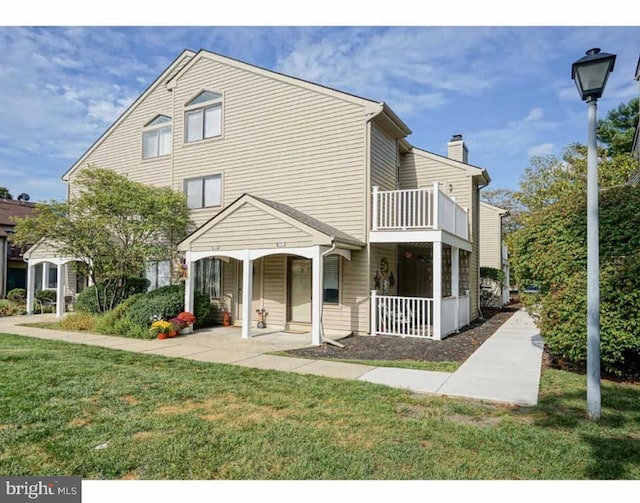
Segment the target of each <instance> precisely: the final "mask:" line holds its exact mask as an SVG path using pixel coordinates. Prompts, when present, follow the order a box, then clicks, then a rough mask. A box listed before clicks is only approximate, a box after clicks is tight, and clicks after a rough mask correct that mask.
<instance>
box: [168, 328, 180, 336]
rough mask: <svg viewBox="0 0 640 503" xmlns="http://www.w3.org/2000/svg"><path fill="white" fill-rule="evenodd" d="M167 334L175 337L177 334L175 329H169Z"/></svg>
mask: <svg viewBox="0 0 640 503" xmlns="http://www.w3.org/2000/svg"><path fill="white" fill-rule="evenodd" d="M167 335H168V336H169V337H175V336H176V335H178V332H176V331H175V330H171V331H170V332H169V333H168V334H167Z"/></svg>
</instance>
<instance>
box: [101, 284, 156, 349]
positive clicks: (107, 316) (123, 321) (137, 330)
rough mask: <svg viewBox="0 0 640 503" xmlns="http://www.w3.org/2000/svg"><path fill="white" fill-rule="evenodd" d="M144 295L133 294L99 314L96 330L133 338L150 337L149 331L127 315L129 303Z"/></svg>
mask: <svg viewBox="0 0 640 503" xmlns="http://www.w3.org/2000/svg"><path fill="white" fill-rule="evenodd" d="M144 295H145V294H143V293H136V294H133V295H132V296H131V297H129V298H127V299H126V300H124V301H123V302H121V303H120V304H118V306H116V307H115V308H114V309H112V310H111V311H107V312H106V313H104V314H102V315H100V316H99V317H98V319H97V321H96V326H95V329H96V332H98V333H101V334H107V335H119V336H121V337H131V338H134V339H146V338H150V337H151V336H150V334H149V331H148V330H147V329H146V328H143V327H140V326H139V325H136V324H135V323H133V322H132V321H131V319H130V318H129V315H128V313H129V308H130V307H131V305H132V304H133V303H134V302H136V301H137V300H138V299H139V298H141V297H144Z"/></svg>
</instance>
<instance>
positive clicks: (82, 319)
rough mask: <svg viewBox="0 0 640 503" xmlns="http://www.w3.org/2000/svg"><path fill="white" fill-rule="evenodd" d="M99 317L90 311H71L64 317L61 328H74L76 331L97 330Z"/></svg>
mask: <svg viewBox="0 0 640 503" xmlns="http://www.w3.org/2000/svg"><path fill="white" fill-rule="evenodd" d="M96 321H97V317H96V315H94V314H90V313H83V312H77V313H71V314H68V315H67V316H65V317H64V318H62V320H61V321H60V328H62V329H63V330H73V331H76V332H93V331H95V326H96Z"/></svg>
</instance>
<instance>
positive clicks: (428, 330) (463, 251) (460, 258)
mask: <svg viewBox="0 0 640 503" xmlns="http://www.w3.org/2000/svg"><path fill="white" fill-rule="evenodd" d="M456 244H462V247H458V246H455V245H454V244H451V243H447V242H443V241H434V242H430V243H401V244H398V245H397V253H396V257H397V261H396V276H397V287H396V289H395V292H391V291H389V292H386V291H385V289H384V288H382V289H378V288H376V289H373V290H371V320H370V323H371V334H372V335H394V336H400V337H418V338H426V339H434V340H441V339H443V338H445V337H446V336H447V335H450V334H452V333H454V332H456V331H458V330H459V329H460V328H462V327H464V326H466V325H468V324H469V322H470V307H471V302H470V292H469V271H470V268H469V252H470V245H468V244H465V243H460V242H458V241H457V240H456Z"/></svg>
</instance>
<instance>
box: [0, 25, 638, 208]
mask: <svg viewBox="0 0 640 503" xmlns="http://www.w3.org/2000/svg"><path fill="white" fill-rule="evenodd" d="M38 21H39V20H38ZM425 21H426V20H425ZM34 24H39V23H34ZM52 24H55V23H52ZM87 24H89V23H87ZM159 24H160V23H159ZM425 24H427V23H425ZM591 47H601V48H602V50H603V51H605V52H611V53H614V54H617V56H618V59H617V61H616V67H615V70H614V72H613V74H612V75H611V77H610V80H609V83H608V86H607V89H606V91H605V95H604V97H603V98H602V99H601V100H600V101H599V117H601V118H602V117H604V115H605V113H606V111H607V110H609V109H611V108H614V107H616V106H617V105H619V104H620V103H623V102H627V101H628V100H629V99H631V98H632V97H634V96H638V94H639V92H640V89H639V87H638V84H637V83H636V82H635V81H634V80H633V73H634V71H635V68H636V63H637V61H638V57H639V55H640V28H639V27H637V26H636V27H622V26H611V27H606V26H591V27H579V26H569V27H560V26H546V27H544V26H538V27H535V26H534V27H526V26H491V27H489V26H487V27H471V26H460V27H445V26H426V25H425V26H404V27H402V26H395V27H384V26H375V27H365V26H354V27H338V26H334V27H321V26H307V27H298V26H294V25H292V26H262V27H260V26H252V27H231V26H218V27H216V26H211V27H206V28H204V27H195V26H186V27H169V26H162V27H157V26H156V27H153V26H146V27H104V26H102V27H100V26H92V27H84V28H81V27H72V26H62V27H49V28H36V27H25V26H6V27H0V86H1V87H2V90H3V92H2V93H0V117H1V120H0V185H5V186H7V187H9V189H10V191H11V192H12V193H13V195H14V197H15V196H16V195H17V194H19V193H21V192H27V193H29V194H30V195H31V198H32V200H46V199H50V198H56V199H63V198H64V197H65V186H64V184H63V183H62V182H61V181H60V177H61V176H62V174H63V173H64V172H65V171H66V170H67V169H68V168H69V167H70V166H71V165H72V164H73V163H74V161H76V160H77V158H78V157H79V156H80V155H81V154H82V153H83V152H84V151H85V150H86V149H87V148H88V147H89V146H90V145H91V144H92V143H93V142H94V141H95V140H96V139H97V138H98V137H99V136H100V135H101V134H102V133H103V132H104V131H105V130H106V128H107V127H109V125H110V124H111V123H112V122H113V121H114V120H115V119H116V118H117V117H118V116H119V115H120V113H122V111H123V110H124V109H125V108H126V107H127V106H128V105H129V104H130V103H131V102H132V101H133V100H134V99H135V98H136V97H137V96H138V95H139V94H141V93H142V92H143V91H144V90H145V89H146V88H147V86H148V85H149V84H150V83H151V82H152V81H153V80H154V79H155V78H156V77H157V76H158V75H159V74H160V73H161V72H162V70H163V69H164V68H165V67H166V66H167V65H168V64H169V63H170V62H171V61H172V60H173V59H174V58H175V57H176V56H177V55H178V54H179V53H180V52H181V51H182V50H183V49H185V48H188V49H192V50H198V49H200V48H205V49H209V50H211V51H214V52H217V53H219V54H222V55H227V56H231V57H233V58H237V59H240V60H243V61H246V62H248V63H252V64H255V65H259V66H262V67H265V68H268V69H273V70H276V71H279V72H283V73H286V74H289V75H293V76H296V77H300V78H303V79H307V80H311V81H314V82H317V83H320V84H323V85H326V86H330V87H333V88H336V89H340V90H344V91H347V92H350V93H353V94H357V95H360V96H364V97H367V98H371V99H375V100H378V101H385V102H387V103H388V104H389V105H390V106H391V107H392V108H393V109H394V111H395V112H396V113H397V114H398V115H399V116H400V117H401V118H402V119H403V120H404V121H405V122H406V123H407V125H408V126H409V127H410V128H411V129H412V131H413V134H412V135H411V136H410V137H409V141H410V142H411V143H412V144H413V145H416V146H418V147H421V148H424V149H426V150H429V151H432V152H435V153H437V154H443V155H444V154H446V143H447V141H448V140H449V138H450V137H451V135H452V134H455V133H461V134H463V136H464V138H465V141H466V142H467V145H468V147H469V162H470V163H472V164H474V165H477V166H481V167H484V168H486V169H487V170H488V171H489V173H490V175H491V178H492V183H491V188H500V187H505V188H515V187H517V184H518V180H519V178H520V176H521V174H522V172H523V171H524V169H525V168H526V166H527V165H528V163H529V160H530V158H531V156H533V155H545V154H555V155H560V154H561V151H562V149H563V147H565V146H566V145H568V144H570V143H572V142H576V141H577V142H583V143H584V142H585V141H586V119H587V116H586V114H587V110H586V106H585V105H584V103H583V102H581V101H580V99H579V97H578V94H577V91H576V89H575V85H574V83H573V81H572V80H571V78H570V74H571V63H572V62H573V61H575V60H577V59H578V58H580V57H581V56H583V55H584V52H585V51H586V50H587V49H589V48H591Z"/></svg>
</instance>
